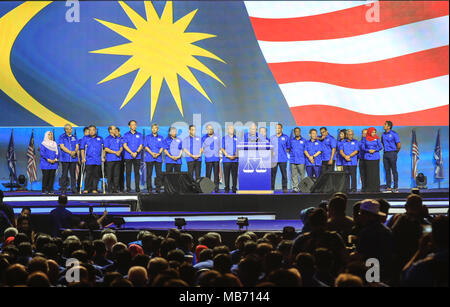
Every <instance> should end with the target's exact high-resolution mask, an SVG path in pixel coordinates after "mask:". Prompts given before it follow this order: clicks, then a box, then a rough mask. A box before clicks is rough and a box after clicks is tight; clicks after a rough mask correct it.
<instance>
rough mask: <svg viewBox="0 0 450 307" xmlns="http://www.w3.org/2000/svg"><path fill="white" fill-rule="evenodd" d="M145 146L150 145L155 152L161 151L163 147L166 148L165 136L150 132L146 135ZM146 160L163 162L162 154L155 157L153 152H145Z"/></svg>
mask: <svg viewBox="0 0 450 307" xmlns="http://www.w3.org/2000/svg"><path fill="white" fill-rule="evenodd" d="M144 147H148V149H150V151H151V152H153V153H159V151H160V150H161V148H163V149H164V138H163V137H162V136H161V135H159V134H157V135H156V136H154V135H153V133H152V134H149V135H147V136H146V137H145V142H144ZM144 160H145V162H162V155H159V156H158V158H156V159H155V158H153V156H152V155H151V154H149V153H148V152H145V157H144Z"/></svg>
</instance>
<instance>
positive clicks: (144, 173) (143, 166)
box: [139, 129, 147, 185]
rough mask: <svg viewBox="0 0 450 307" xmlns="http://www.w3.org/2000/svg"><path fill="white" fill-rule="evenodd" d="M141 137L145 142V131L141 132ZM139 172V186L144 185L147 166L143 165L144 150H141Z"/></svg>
mask: <svg viewBox="0 0 450 307" xmlns="http://www.w3.org/2000/svg"><path fill="white" fill-rule="evenodd" d="M142 137H143V138H144V142H145V129H144V131H143V134H142ZM139 172H140V173H141V185H145V177H146V175H147V165H146V164H145V149H142V155H141V164H140V166H139Z"/></svg>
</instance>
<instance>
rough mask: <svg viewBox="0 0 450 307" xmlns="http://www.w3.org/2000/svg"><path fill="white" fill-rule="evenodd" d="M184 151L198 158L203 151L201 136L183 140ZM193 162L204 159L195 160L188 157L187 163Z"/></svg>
mask: <svg viewBox="0 0 450 307" xmlns="http://www.w3.org/2000/svg"><path fill="white" fill-rule="evenodd" d="M183 149H186V150H187V151H188V152H189V153H190V154H191V155H194V156H198V155H200V151H201V150H202V139H201V138H200V137H199V136H195V137H192V136H190V135H189V136H188V137H186V138H185V139H184V140H183ZM192 161H202V157H201V156H200V158H198V159H197V160H195V159H194V158H191V157H190V156H188V155H186V162H192Z"/></svg>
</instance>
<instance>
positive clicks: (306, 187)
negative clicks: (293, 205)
mask: <svg viewBox="0 0 450 307" xmlns="http://www.w3.org/2000/svg"><path fill="white" fill-rule="evenodd" d="M315 182H316V178H314V177H306V178H304V179H303V180H302V181H300V184H299V185H298V187H299V189H300V192H302V193H311V192H312V190H311V189H312V187H313V186H314V183H315Z"/></svg>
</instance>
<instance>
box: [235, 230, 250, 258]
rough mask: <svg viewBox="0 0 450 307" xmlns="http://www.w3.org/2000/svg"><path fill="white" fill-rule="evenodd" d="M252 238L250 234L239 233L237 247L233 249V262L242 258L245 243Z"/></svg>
mask: <svg viewBox="0 0 450 307" xmlns="http://www.w3.org/2000/svg"><path fill="white" fill-rule="evenodd" d="M251 240H252V238H251V237H250V236H249V235H248V234H241V235H239V236H238V237H237V238H236V240H235V241H234V247H235V249H234V250H233V251H231V253H230V254H231V260H232V261H233V264H236V263H238V262H239V260H241V254H242V249H243V248H244V244H245V242H247V241H251Z"/></svg>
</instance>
